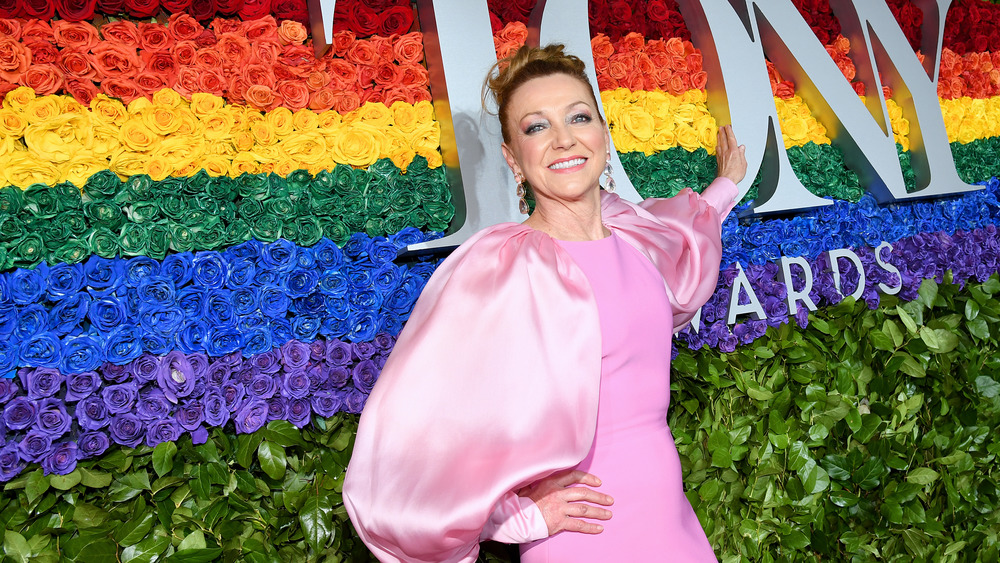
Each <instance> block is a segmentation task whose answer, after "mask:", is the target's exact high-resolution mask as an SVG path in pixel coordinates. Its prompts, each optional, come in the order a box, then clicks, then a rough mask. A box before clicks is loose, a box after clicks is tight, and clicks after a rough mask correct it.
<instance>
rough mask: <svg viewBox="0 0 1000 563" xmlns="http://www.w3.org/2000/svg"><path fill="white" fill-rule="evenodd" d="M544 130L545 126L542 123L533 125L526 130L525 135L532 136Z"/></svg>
mask: <svg viewBox="0 0 1000 563" xmlns="http://www.w3.org/2000/svg"><path fill="white" fill-rule="evenodd" d="M544 128H545V125H544V124H542V123H532V124H531V125H529V126H528V128H527V129H525V130H524V132H525V134H527V135H530V134H532V133H537V132H539V131H541V130H542V129H544Z"/></svg>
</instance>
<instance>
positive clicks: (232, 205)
mask: <svg viewBox="0 0 1000 563" xmlns="http://www.w3.org/2000/svg"><path fill="white" fill-rule="evenodd" d="M236 210H237V205H236V202H235V201H220V202H219V210H218V211H217V212H216V215H217V216H218V217H219V220H220V221H222V222H223V223H232V222H233V221H235V220H236Z"/></svg>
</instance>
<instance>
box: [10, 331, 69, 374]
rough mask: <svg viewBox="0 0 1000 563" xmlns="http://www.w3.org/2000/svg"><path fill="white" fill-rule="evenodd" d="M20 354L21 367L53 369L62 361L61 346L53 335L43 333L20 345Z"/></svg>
mask: <svg viewBox="0 0 1000 563" xmlns="http://www.w3.org/2000/svg"><path fill="white" fill-rule="evenodd" d="M20 353H21V356H20V357H21V364H22V365H25V366H32V367H46V368H54V367H56V366H58V365H59V362H60V361H62V344H61V343H60V342H59V339H58V338H56V336H55V335H54V334H52V333H49V332H43V333H41V334H36V335H35V336H32V337H31V338H29V339H28V340H27V341H25V342H24V343H23V344H21V350H20Z"/></svg>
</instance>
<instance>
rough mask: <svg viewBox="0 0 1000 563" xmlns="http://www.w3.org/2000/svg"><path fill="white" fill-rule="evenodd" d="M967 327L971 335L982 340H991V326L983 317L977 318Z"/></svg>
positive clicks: (967, 324)
mask: <svg viewBox="0 0 1000 563" xmlns="http://www.w3.org/2000/svg"><path fill="white" fill-rule="evenodd" d="M966 327H967V328H968V329H969V334H971V335H972V336H975V337H976V338H978V339H980V340H989V339H990V325H988V324H987V323H986V320H985V319H983V318H982V317H977V318H975V319H973V320H971V321H969V322H968V323H966Z"/></svg>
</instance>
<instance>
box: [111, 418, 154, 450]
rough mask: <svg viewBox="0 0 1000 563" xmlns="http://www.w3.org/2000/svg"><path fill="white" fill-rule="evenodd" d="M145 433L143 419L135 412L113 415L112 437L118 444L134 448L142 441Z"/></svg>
mask: <svg viewBox="0 0 1000 563" xmlns="http://www.w3.org/2000/svg"><path fill="white" fill-rule="evenodd" d="M145 433H146V429H145V427H144V426H143V424H142V420H140V419H139V417H137V416H135V415H134V414H130V413H125V414H119V415H115V416H113V417H111V439H112V440H114V441H115V443H117V444H121V445H123V446H128V447H130V448H134V447H136V446H138V445H139V444H140V443H141V442H142V438H143V435H144V434H145Z"/></svg>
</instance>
